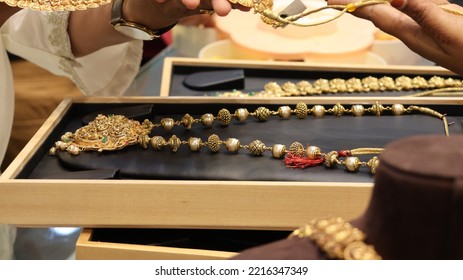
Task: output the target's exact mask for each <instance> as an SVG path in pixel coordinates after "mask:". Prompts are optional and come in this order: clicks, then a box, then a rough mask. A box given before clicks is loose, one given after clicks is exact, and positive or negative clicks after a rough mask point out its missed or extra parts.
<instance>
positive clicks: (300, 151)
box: [289, 142, 305, 157]
mask: <svg viewBox="0 0 463 280" xmlns="http://www.w3.org/2000/svg"><path fill="white" fill-rule="evenodd" d="M304 150H305V149H304V145H302V144H301V143H299V142H294V143H292V144H291V145H290V146H289V151H290V153H291V154H293V155H294V156H297V157H302V156H304V152H305V151H304Z"/></svg>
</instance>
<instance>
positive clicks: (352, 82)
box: [346, 78, 364, 92]
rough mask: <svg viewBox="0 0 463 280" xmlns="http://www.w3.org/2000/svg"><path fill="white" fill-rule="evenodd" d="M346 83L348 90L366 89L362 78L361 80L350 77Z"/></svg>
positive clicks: (360, 90) (358, 90) (359, 90)
mask: <svg viewBox="0 0 463 280" xmlns="http://www.w3.org/2000/svg"><path fill="white" fill-rule="evenodd" d="M346 85H347V91H348V92H362V91H364V89H363V84H362V80H360V79H359V78H350V79H349V80H347V81H346Z"/></svg>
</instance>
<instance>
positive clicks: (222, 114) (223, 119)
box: [217, 109, 232, 126]
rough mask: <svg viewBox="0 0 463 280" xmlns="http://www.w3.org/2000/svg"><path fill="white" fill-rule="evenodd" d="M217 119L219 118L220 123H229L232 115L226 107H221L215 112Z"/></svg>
mask: <svg viewBox="0 0 463 280" xmlns="http://www.w3.org/2000/svg"><path fill="white" fill-rule="evenodd" d="M217 119H218V120H219V122H220V124H221V125H225V126H227V125H229V124H230V122H231V119H232V115H231V114H230V112H229V111H228V110H227V109H221V110H220V111H219V113H218V114H217Z"/></svg>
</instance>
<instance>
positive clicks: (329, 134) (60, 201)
mask: <svg viewBox="0 0 463 280" xmlns="http://www.w3.org/2000/svg"><path fill="white" fill-rule="evenodd" d="M338 101H339V100H338V99H336V98H315V99H307V98H306V99H302V98H289V99H288V98H281V99H252V100H251V99H249V100H248V99H229V98H226V99H220V98H187V97H182V98H159V97H158V98H156V97H150V98H144V97H130V98H82V99H75V100H71V99H67V100H65V101H63V102H62V103H61V104H60V106H59V107H58V108H57V109H56V110H55V111H54V112H53V114H52V115H51V116H50V118H49V119H48V120H47V121H46V122H45V124H44V125H43V127H42V128H41V129H40V130H39V131H38V132H37V134H36V135H35V136H34V137H33V138H32V139H31V141H30V142H29V143H28V145H27V146H26V147H25V149H24V150H23V151H22V152H21V153H20V155H19V156H18V157H17V158H16V159H15V161H14V162H13V163H12V164H11V165H10V166H9V168H8V169H7V170H6V171H5V172H4V173H3V174H2V176H1V177H0V178H1V179H0V222H2V223H10V224H17V225H24V226H31V225H33V226H79V227H94V228H99V227H125V228H140V227H144V228H197V229H243V230H251V229H254V230H257V229H265V230H291V229H294V228H296V227H298V226H299V225H301V224H305V223H306V222H307V221H308V220H310V219H311V218H313V217H325V216H342V217H344V218H345V219H351V218H354V217H356V216H358V215H359V214H360V213H362V212H363V211H364V209H365V207H366V205H367V203H368V200H369V197H370V193H371V190H372V186H373V176H371V175H370V174H368V171H367V170H361V171H359V172H357V173H350V172H347V171H345V169H344V168H341V167H338V168H334V169H328V168H324V167H323V166H317V167H314V168H313V169H310V168H309V169H306V170H295V169H289V168H286V167H285V166H284V164H282V163H281V160H279V159H273V158H271V156H268V155H264V156H261V157H253V156H251V155H249V154H248V153H246V152H245V151H243V153H241V151H240V153H239V154H237V155H233V154H229V153H228V152H226V151H221V152H219V153H217V154H211V153H210V152H208V151H207V150H202V151H200V152H199V153H192V152H188V151H187V149H186V147H183V148H185V149H183V148H182V149H183V150H182V151H180V150H179V152H178V154H175V153H172V152H171V151H162V152H158V151H154V150H153V149H152V148H148V149H146V150H144V151H143V153H144V154H146V155H147V156H149V158H150V159H152V160H151V161H152V163H153V164H154V165H153V167H155V166H157V164H161V163H162V159H163V158H164V157H177V158H176V160H178V161H177V163H178V164H184V163H185V162H187V163H188V162H189V160H192V161H195V160H196V159H195V158H196V157H198V158H200V157H206V158H207V159H208V158H210V157H215V158H216V159H217V161H214V164H209V165H208V164H207V162H208V160H206V163H205V165H204V166H199V167H198V166H192V167H191V168H192V169H194V168H196V170H197V172H200V171H204V170H206V171H211V172H212V173H207V172H206V173H205V174H203V175H202V177H201V178H199V177H195V174H196V173H195V172H193V173H189V171H190V170H188V168H185V169H186V170H184V171H185V172H186V173H183V175H182V176H183V177H181V178H180V176H179V179H176V175H175V174H176V173H177V171H178V173H179V174H180V173H181V172H180V171H181V170H175V169H173V172H174V174H173V175H169V176H167V177H166V176H164V177H163V176H159V177H158V178H149V179H144V178H129V177H124V176H122V178H120V179H112V180H103V179H88V178H87V179H82V178H81V179H76V178H78V177H76V178H73V175H74V174H73V172H74V171H72V170H71V171H70V170H66V168H64V167H63V166H62V165H60V164H59V162H58V160H57V159H56V157H53V156H49V155H48V150H49V148H50V147H51V146H52V145H53V143H55V141H57V140H59V139H60V136H61V135H62V134H63V133H64V132H66V131H69V130H75V129H76V128H77V127H80V126H81V119H82V116H85V115H87V114H94V113H99V112H108V110H118V109H119V108H126V107H129V108H130V107H131V106H140V105H153V116H154V117H155V118H157V119H158V120H159V117H161V116H164V115H174V116H175V118H177V117H178V116H182V115H183V114H185V113H190V114H194V115H196V114H201V113H207V112H210V113H213V114H215V113H217V111H218V110H219V109H220V108H228V109H229V110H230V111H231V112H234V110H233V109H234V108H240V107H245V108H249V110H250V111H252V108H256V107H258V106H265V107H269V108H278V106H280V105H288V106H292V107H294V106H295V104H297V103H298V102H305V103H306V104H307V105H308V106H309V107H311V106H312V105H315V104H322V105H324V106H325V107H326V108H330V107H331V106H334V105H335V104H336V103H338ZM342 101H343V102H342V104H343V105H344V106H346V107H349V105H352V104H363V105H364V106H365V107H367V106H370V105H371V104H375V102H379V103H381V104H385V105H386V104H394V103H402V104H404V105H405V106H407V104H413V105H417V106H424V107H429V108H431V109H433V110H437V111H439V112H441V113H446V114H447V116H448V118H449V121H451V122H454V123H455V124H453V125H451V126H450V128H451V129H450V134H451V135H452V134H455V133H461V118H462V115H461V112H463V111H462V110H461V103H462V102H463V101H462V100H458V99H450V98H432V99H429V98H417V99H413V100H403V99H402V100H398V99H394V98H392V99H390V98H374V99H371V98H370V99H366V98H364V99H349V98H346V99H343V100H342ZM421 117H422V116H418V115H404V116H384V117H375V116H364V117H353V116H351V115H345V116H343V117H334V116H326V117H324V118H319V119H317V118H314V117H311V116H309V117H308V118H307V119H306V120H299V119H297V118H295V117H294V116H293V117H292V118H291V119H290V120H284V121H282V122H280V124H281V127H282V129H283V127H284V126H285V125H289V124H291V125H293V124H299V123H307V124H310V125H312V127H308V128H307V129H306V130H304V129H296V130H295V131H292V130H290V131H289V132H285V133H283V132H281V133H276V134H271V135H270V140H271V139H273V138H275V141H277V143H279V142H283V144H286V145H289V144H290V143H291V141H293V140H299V141H301V142H302V143H304V144H309V143H308V142H311V143H310V144H313V145H322V146H323V145H325V144H326V143H327V142H329V141H331V142H333V143H335V144H336V143H337V144H336V146H338V148H340V149H342V148H346V149H349V148H354V147H362V146H365V145H369V146H372V145H374V144H379V143H382V144H386V143H385V142H388V141H392V140H393V139H394V138H397V137H399V138H401V137H406V136H408V135H415V134H417V133H418V134H421V133H443V126H442V122H441V120H439V119H437V118H433V117H427V118H426V119H425V121H422V120H423V119H420V118H421ZM275 118H278V117H275ZM400 120H403V121H405V120H406V122H404V123H402V124H401V121H400ZM314 121H315V122H314ZM325 121H326V122H327V123H325ZM409 121H411V122H410V123H409ZM368 122H370V124H369V125H370V126H371V127H374V126H377V130H372V129H368V130H365V128H364V127H363V126H362V125H366V124H368ZM268 123H269V124H270V126H266V125H268V124H266V122H259V121H256V120H254V119H252V120H251V119H250V120H249V121H246V122H245V123H244V124H239V123H237V124H233V125H230V127H229V128H226V129H223V128H220V127H218V128H217V129H219V131H222V132H223V133H224V134H223V135H221V137H226V134H225V133H226V131H231V132H230V136H235V137H238V138H241V137H246V136H247V135H248V134H249V137H252V138H256V139H262V140H264V142H267V141H269V139H267V138H266V137H267V136H268V135H267V136H265V131H266V130H267V129H273V128H272V127H271V126H272V122H268ZM197 125H198V126H200V124H197ZM260 127H263V128H262V129H261V128H260ZM371 127H370V128H371ZM322 128H323V129H322ZM179 129H180V130H179V131H178V132H176V134H177V135H179V137H182V138H184V137H188V133H189V132H185V130H184V128H183V127H179ZM222 129H223V130H222ZM278 129H280V128H278ZM429 129H430V130H429ZM281 131H284V130H281ZM375 131H376V132H375ZM335 132H338V133H341V134H338V135H336V133H335ZM209 133H210V132H209V131H205V135H208V134H209ZM377 133H378V134H377ZM301 135H311V137H315V138H306V139H302V138H300V137H299V138H298V136H301ZM202 136H204V135H202ZM204 137H205V136H204ZM296 138H298V139H296ZM250 139H251V138H250ZM368 139H370V140H368ZM371 139H373V141H374V142H368V141H371ZM378 139H382V140H380V141H379V142H376V141H378ZM285 140H287V141H285ZM366 140H368V141H366ZM243 141H244V140H243ZM244 142H245V141H244ZM244 142H243V143H244ZM140 148H141V147H140ZM134 149H137V147H134ZM130 151H132V150H129V152H130ZM121 152H122V151H121ZM109 154H111V153H109ZM126 155H128V153H127V154H126ZM81 156H84V155H79V156H76V158H77V157H81ZM97 156H98V155H97ZM101 156H105V153H103V154H102V155H101ZM139 160H142V159H135V160H134V159H130V157H124V162H125V163H128V162H130V161H133V162H134V163H135V164H136V163H137V162H138V161H139ZM182 162H183V163H182ZM236 162H239V163H241V164H236ZM177 163H175V164H174V165H172V166H174V167H175V165H176V164H177ZM196 163H198V162H197V161H196ZM222 164H223V167H222ZM227 164H231V165H228V166H227ZM261 164H270V166H273V167H270V169H266V168H267V167H265V168H264V171H265V172H266V174H267V175H266V176H267V178H271V179H265V178H264V179H262V178H260V177H259V176H260V175H259V176H257V175H256V174H259V172H262V170H260V171H259V170H258V169H256V166H260V165H261ZM172 166H171V167H172ZM167 167H168V166H167ZM171 171H172V170H171ZM219 171H220V172H222V173H217V172H219ZM166 172H168V168H167V169H166ZM69 174H71V176H70V177H69V176H68V175H69ZM162 174H164V173H162ZM162 174H161V175H162ZM221 174H222V175H223V176H222V175H221ZM234 174H235V176H236V174H238V175H237V176H236V177H234V178H230V177H229V176H233V175H234ZM278 174H282V175H281V176H282V177H281V178H280V177H278V176H280V175H278ZM219 175H220V176H219ZM244 175H246V177H244ZM208 176H209V177H208ZM247 176H250V177H247ZM252 176H257V177H252ZM275 176H277V177H275ZM300 176H302V177H300ZM299 178H304V179H303V180H301V179H299ZM307 178H309V179H307Z"/></svg>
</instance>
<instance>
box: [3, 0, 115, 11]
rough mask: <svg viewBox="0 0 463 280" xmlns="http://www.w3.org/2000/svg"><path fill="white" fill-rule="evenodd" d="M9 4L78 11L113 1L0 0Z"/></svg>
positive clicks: (46, 9)
mask: <svg viewBox="0 0 463 280" xmlns="http://www.w3.org/2000/svg"><path fill="white" fill-rule="evenodd" d="M0 2H5V3H6V4H7V5H9V6H12V7H19V8H29V9H32V10H36V11H43V12H53V11H76V10H86V9H88V8H97V7H99V6H102V5H105V4H108V3H111V0H0Z"/></svg>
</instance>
